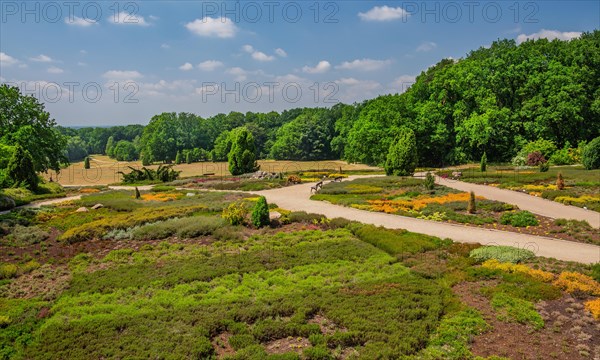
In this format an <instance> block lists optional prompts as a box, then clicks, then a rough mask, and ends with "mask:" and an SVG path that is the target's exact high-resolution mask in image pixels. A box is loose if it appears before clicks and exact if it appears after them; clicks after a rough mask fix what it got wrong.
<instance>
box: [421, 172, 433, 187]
mask: <svg viewBox="0 0 600 360" xmlns="http://www.w3.org/2000/svg"><path fill="white" fill-rule="evenodd" d="M424 185H425V189H427V190H433V189H434V188H435V177H434V176H433V175H432V174H431V173H430V172H429V171H428V172H427V175H425V183H424Z"/></svg>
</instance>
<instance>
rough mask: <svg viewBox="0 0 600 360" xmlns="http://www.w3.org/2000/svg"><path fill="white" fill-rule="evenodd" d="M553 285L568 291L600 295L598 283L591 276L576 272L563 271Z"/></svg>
mask: <svg viewBox="0 0 600 360" xmlns="http://www.w3.org/2000/svg"><path fill="white" fill-rule="evenodd" d="M554 285H556V286H558V287H559V288H561V289H563V290H565V291H566V292H568V293H573V292H577V291H581V292H584V293H586V294H590V295H596V296H600V284H599V283H598V282H597V281H596V280H594V279H592V278H591V277H589V276H587V275H584V274H580V273H577V272H570V271H565V272H563V273H561V274H560V275H559V276H558V279H557V280H556V281H555V282H554Z"/></svg>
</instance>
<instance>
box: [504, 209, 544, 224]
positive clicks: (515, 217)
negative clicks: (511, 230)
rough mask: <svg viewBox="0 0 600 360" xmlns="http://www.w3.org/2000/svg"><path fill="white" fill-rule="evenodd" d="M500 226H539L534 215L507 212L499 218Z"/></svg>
mask: <svg viewBox="0 0 600 360" xmlns="http://www.w3.org/2000/svg"><path fill="white" fill-rule="evenodd" d="M500 223H501V224H502V225H512V226H515V227H526V226H537V225H539V222H538V220H537V219H536V217H535V215H533V214H532V213H530V212H529V211H517V212H507V213H504V214H502V216H501V217H500Z"/></svg>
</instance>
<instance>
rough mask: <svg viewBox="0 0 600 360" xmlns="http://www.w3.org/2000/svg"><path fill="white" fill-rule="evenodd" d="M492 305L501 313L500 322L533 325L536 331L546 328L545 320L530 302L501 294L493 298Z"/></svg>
mask: <svg viewBox="0 0 600 360" xmlns="http://www.w3.org/2000/svg"><path fill="white" fill-rule="evenodd" d="M491 305H492V307H493V308H494V309H495V310H496V311H498V312H499V315H498V318H499V319H500V320H504V321H510V320H514V321H516V322H518V323H520V324H528V325H531V326H533V328H534V329H535V330H539V329H541V328H543V327H544V320H543V319H542V317H541V316H540V314H539V313H538V312H537V311H536V310H535V306H534V305H533V303H532V302H530V301H527V300H523V299H518V298H515V297H512V296H509V295H506V294H504V293H501V292H499V293H496V294H494V296H493V297H492V301H491Z"/></svg>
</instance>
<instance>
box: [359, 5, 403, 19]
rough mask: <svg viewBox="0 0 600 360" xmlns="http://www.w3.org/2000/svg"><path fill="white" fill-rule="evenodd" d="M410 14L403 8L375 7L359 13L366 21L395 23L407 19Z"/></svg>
mask: <svg viewBox="0 0 600 360" xmlns="http://www.w3.org/2000/svg"><path fill="white" fill-rule="evenodd" d="M409 15H410V14H409V13H408V12H407V11H406V10H404V9H403V8H401V7H389V6H375V7H374V8H372V9H371V10H369V11H367V12H364V13H362V12H361V13H358V17H360V18H361V19H362V20H364V21H393V20H398V19H402V18H406V17H407V16H409Z"/></svg>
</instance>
